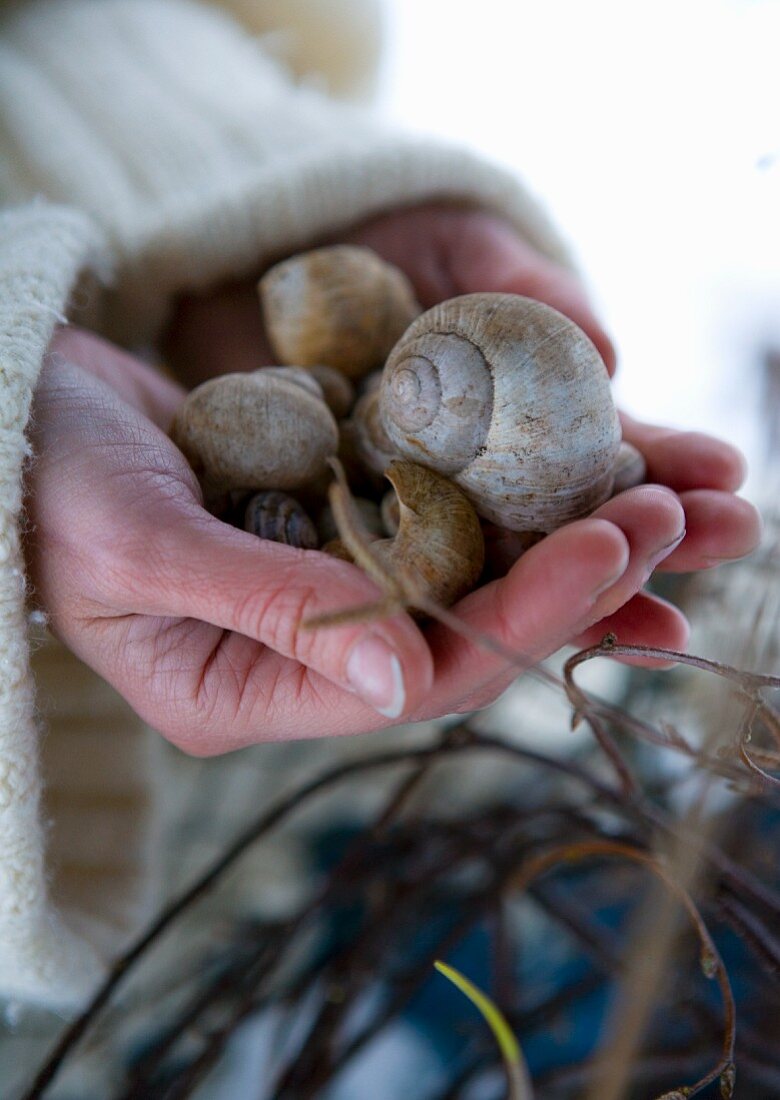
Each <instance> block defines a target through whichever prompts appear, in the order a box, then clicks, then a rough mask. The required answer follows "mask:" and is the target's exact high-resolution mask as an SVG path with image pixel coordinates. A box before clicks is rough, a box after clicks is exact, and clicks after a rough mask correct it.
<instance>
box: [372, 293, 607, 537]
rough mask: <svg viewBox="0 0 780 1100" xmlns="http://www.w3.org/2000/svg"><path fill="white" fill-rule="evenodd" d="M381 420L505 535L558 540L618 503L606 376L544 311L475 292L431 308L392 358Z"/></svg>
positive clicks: (592, 355) (583, 343) (398, 443)
mask: <svg viewBox="0 0 780 1100" xmlns="http://www.w3.org/2000/svg"><path fill="white" fill-rule="evenodd" d="M380 412H381V417H382V423H383V424H384V427H385V430H386V432H387V435H388V436H389V438H390V439H391V441H392V443H393V444H394V446H395V447H396V449H397V450H398V452H399V453H400V454H402V455H404V456H405V457H406V458H408V459H410V460H411V461H413V462H419V463H422V464H424V465H426V466H429V467H430V468H432V469H435V470H438V471H439V472H440V473H443V474H445V475H447V476H448V477H450V478H451V479H452V480H453V481H454V482H455V483H456V484H457V485H459V486H460V487H461V489H463V491H464V492H465V493H466V495H467V496H469V497H470V499H471V500H472V502H473V503H474V505H475V507H476V509H477V511H478V512H479V513H480V514H481V515H483V516H484V517H486V518H487V519H489V520H491V521H492V522H494V523H497V524H500V525H501V526H503V527H508V528H510V529H512V530H515V531H531V530H533V531H552V530H554V529H555V528H556V527H559V526H560V525H561V524H563V523H566V522H568V521H569V520H572V519H576V518H577V517H579V516H582V515H586V514H587V513H589V512H591V511H592V510H593V509H594V508H595V507H597V506H598V505H599V504H601V503H602V502H603V501H605V500H606V499H607V498H608V497H609V495H610V491H611V486H612V476H613V475H612V469H613V465H614V461H615V457H616V454H617V450H618V446H619V443H620V425H619V422H618V418H617V412H616V410H615V406H614V403H613V401H612V395H611V392H610V387H609V379H608V377H607V372H606V369H605V367H604V364H603V362H602V360H601V357H600V356H599V354H598V352H597V350H596V348H595V347H594V346H593V344H592V343H591V341H590V340H589V339H588V337H587V336H586V335H585V333H583V332H582V331H581V330H580V329H579V328H578V327H577V326H576V325H575V324H574V323H573V322H572V321H570V320H569V319H568V318H567V317H564V316H563V314H561V313H559V312H558V311H557V310H554V309H552V308H551V307H550V306H546V305H544V304H543V303H541V302H537V301H534V300H532V299H529V298H523V297H520V296H518V295H510V294H470V295H465V296H463V297H460V298H453V299H450V300H449V301H447V302H443V303H442V304H441V305H438V306H435V307H434V308H433V309H431V310H428V312H427V313H424V314H423V315H422V316H421V317H418V318H417V320H416V321H415V322H414V323H413V324H412V325H411V326H410V327H409V329H408V330H407V331H406V333H405V334H404V335H403V336H402V338H401V339H400V340H399V342H398V343H397V344H396V346H395V347H394V348H393V351H392V352H391V354H390V357H389V359H388V361H387V364H386V366H385V370H384V374H383V379H382V388H381V391H380Z"/></svg>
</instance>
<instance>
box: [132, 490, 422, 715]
mask: <svg viewBox="0 0 780 1100" xmlns="http://www.w3.org/2000/svg"><path fill="white" fill-rule="evenodd" d="M157 530H158V533H157V534H156V535H155V543H156V546H155V554H154V560H157V561H159V562H161V563H162V566H161V568H159V569H158V570H156V573H157V578H156V580H153V581H152V582H151V583H150V584H148V585H146V586H145V591H144V592H143V593H142V594H141V593H138V594H137V596H136V600H135V601H134V602H136V603H137V604H138V606H134V607H133V608H132V610H135V611H139V612H142V613H145V614H155V615H164V616H168V615H170V616H175V617H186V618H195V619H200V620H202V621H203V622H207V623H211V624H213V625H214V626H218V627H222V628H223V629H225V630H232V631H236V632H237V633H239V634H243V635H245V636H246V637H249V638H254V639H256V640H257V641H259V642H261V643H262V644H263V645H266V646H268V647H269V648H271V649H273V650H275V651H276V652H277V653H280V654H282V655H283V656H285V657H291V658H293V659H295V660H297V661H300V662H301V664H303V665H306V666H307V668H310V669H313V670H315V671H316V672H319V673H321V674H322V675H323V676H325V677H327V679H329V680H330V681H332V682H333V683H335V684H337V685H338V686H340V687H342V688H344V689H346V690H347V691H350V692H353V693H355V694H357V695H358V696H359V697H360V698H361V699H362V700H363V701H364V702H365V703H367V704H368V705H369V706H371V707H373V708H374V709H375V710H377V711H378V712H379V713H380V714H382V715H384V716H385V717H387V718H400V717H401V715H402V714H404V713H407V712H409V711H412V710H414V709H415V708H416V707H418V706H419V705H420V704H421V703H422V701H423V699H424V698H425V696H426V694H427V693H428V692H429V691H430V688H431V685H432V683H433V659H432V657H431V653H430V650H429V648H428V645H427V643H426V641H425V639H424V637H423V635H422V633H421V632H420V630H419V629H418V627H417V626H416V625H415V624H414V623H413V622H412V620H411V619H410V617H409V616H408V615H405V614H398V615H395V616H393V617H392V618H383V619H379V620H377V621H372V622H369V623H360V624H355V623H351V624H349V625H343V626H335V627H328V628H318V629H314V630H308V629H306V628H305V626H304V625H303V624H304V623H305V622H306V621H307V620H308V619H310V618H313V617H314V616H316V615H320V614H323V613H325V612H332V611H336V610H341V609H347V608H353V607H356V606H359V605H361V604H365V603H370V602H373V601H376V600H377V599H379V598H380V596H381V593H380V592H379V590H378V588H377V586H376V585H375V584H374V583H373V581H371V580H370V579H369V578H368V577H367V576H366V575H365V574H364V573H363V572H362V571H361V570H359V569H358V568H357V567H356V566H354V565H350V564H349V563H347V562H343V561H339V560H338V559H336V558H332V557H329V556H328V555H326V554H322V553H319V552H317V551H311V550H298V549H296V548H295V547H291V546H285V545H282V544H280V543H274V542H268V541H265V540H260V539H258V538H256V536H254V535H250V534H247V533H245V532H243V531H239V530H237V529H236V528H233V527H228V526H227V525H226V524H224V523H221V522H220V521H219V520H217V519H214V517H212V516H210V515H209V514H208V513H206V512H204V511H203V510H201V509H199V508H195V507H193V508H192V509H191V510H187V511H186V513H185V516H183V517H182V516H177V521H176V523H175V524H170V523H167V524H165V525H164V526H163V527H162V529H161V528H160V527H159V526H158V529H157ZM141 605H143V606H141Z"/></svg>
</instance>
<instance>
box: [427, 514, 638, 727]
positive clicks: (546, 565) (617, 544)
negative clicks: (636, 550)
mask: <svg viewBox="0 0 780 1100" xmlns="http://www.w3.org/2000/svg"><path fill="white" fill-rule="evenodd" d="M629 556H630V549H629V545H628V540H627V539H626V537H625V535H624V534H623V532H622V531H621V530H620V529H619V528H618V527H616V526H615V525H614V524H611V523H608V522H606V521H603V520H597V519H586V520H580V521H579V522H577V523H572V524H569V525H568V526H567V527H563V528H561V529H560V530H559V531H556V532H555V533H554V534H552V535H550V536H548V538H547V539H545V540H544V542H542V543H539V544H538V545H537V546H535V547H533V548H532V549H531V550H529V551H528V552H527V553H526V554H525V555H524V556H523V557H522V558H521V559H520V560H519V561H518V562H517V563H516V564H515V565H514V566H513V567H512V569H511V570H510V572H509V573H508V574H507V576H506V577H504V578H502V579H501V580H500V581H494V582H493V583H491V584H488V585H485V586H484V587H483V588H480V589H477V590H476V591H475V592H472V593H471V594H470V595H468V596H466V597H465V598H464V599H463V600H461V601H460V602H459V603H458V604H457V605H456V607H455V608H453V613H455V614H457V616H458V617H459V618H460V619H462V620H463V621H464V622H465V623H466V624H467V625H468V627H469V628H470V629H471V630H473V631H478V632H480V633H481V634H483V635H486V636H488V637H489V638H493V639H495V640H496V641H498V642H499V643H500V644H501V645H502V646H504V647H505V648H507V649H509V650H511V651H512V652H513V653H514V654H516V658H517V662H516V663H515V664H513V665H512V666H511V672H512V674H513V676H516V675H518V674H519V673H520V672H521V671H522V669H523V668H529V667H531V666H532V665H534V664H536V663H537V662H538V661H539V660H541V659H542V658H543V657H546V656H548V655H549V654H550V653H552V652H554V651H555V650H556V649H558V648H559V647H560V646H561V645H563V644H564V642H565V641H566V639H567V638H568V637H569V636H570V635H571V634H572V633H573V632H574V631H575V629H578V628H581V627H582V626H584V625H585V623H587V622H590V620H591V617H592V616H593V614H594V613H595V610H594V609H595V608H596V606H597V604H598V601H599V600H600V599H601V597H602V594H603V592H604V591H605V590H609V588H610V587H611V586H612V585H614V584H615V583H616V582H617V581H618V579H619V578H620V577H621V576H622V575H623V573H624V572H625V571H626V569H627V568H628V566H629ZM426 633H427V638H428V641H429V644H430V646H431V650H432V652H433V654H434V659H435V663H436V684H435V687H434V691H433V692H432V693H431V696H430V697H429V699H428V700H427V701H426V707H425V708H424V710H423V711H422V712H421V713H420V715H419V717H427V716H429V715H430V714H433V713H436V712H438V713H442V712H444V713H446V712H447V711H454V710H457V709H458V707H459V703H460V701H461V700H462V699H464V698H465V697H467V696H469V695H471V694H472V693H473V692H475V691H477V690H478V689H479V688H481V687H482V686H483V685H484V684H485V683H487V682H488V681H490V680H492V679H493V678H494V677H496V676H497V675H499V674H500V673H505V672H506V671H507V670H508V669H507V661H506V659H505V658H503V657H500V656H497V655H496V654H495V653H492V652H490V651H489V650H487V649H485V648H483V647H481V646H479V645H477V644H476V643H475V642H471V641H466V640H465V639H464V638H462V637H460V636H459V635H457V634H456V633H454V632H453V631H450V630H448V629H447V628H445V627H443V626H440V625H439V624H434V625H432V626H431V627H430V628H429V629H428V631H427V632H426Z"/></svg>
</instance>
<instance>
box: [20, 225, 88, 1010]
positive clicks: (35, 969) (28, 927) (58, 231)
mask: <svg viewBox="0 0 780 1100" xmlns="http://www.w3.org/2000/svg"><path fill="white" fill-rule="evenodd" d="M101 251H102V248H101V241H100V235H99V233H98V232H97V231H96V229H95V227H94V226H93V225H91V224H90V222H89V220H88V219H87V218H85V217H84V216H83V215H81V214H80V213H77V212H74V211H71V210H66V209H61V208H57V207H51V206H47V205H45V204H32V205H30V206H28V207H26V208H21V209H15V210H7V211H5V212H4V213H3V214H1V215H0V991H2V992H3V993H5V994H11V995H15V996H19V997H23V998H30V999H34V1000H38V999H41V998H42V997H45V999H47V1000H49V1001H50V1002H52V1003H54V1004H56V1003H57V1002H58V1001H59V1002H60V1003H63V1002H66V1001H67V1000H68V999H69V998H71V997H73V996H74V995H78V993H79V992H82V993H83V991H84V989H85V988H88V986H89V984H90V982H92V981H94V979H95V976H96V973H97V972H98V971H97V968H98V962H97V958H96V957H95V955H94V953H93V952H92V950H91V949H90V948H89V947H88V946H87V944H86V942H85V941H84V940H83V939H81V938H80V937H79V936H77V935H76V934H74V933H73V932H72V931H71V930H70V929H69V928H68V927H67V926H66V925H65V923H64V922H62V921H61V919H60V917H59V916H58V914H57V912H56V911H55V910H54V909H53V908H52V907H51V905H50V902H49V893H48V881H47V872H46V869H45V866H44V831H43V825H42V821H41V810H40V795H41V783H40V779H39V773H40V769H39V749H38V736H37V734H38V730H37V728H36V716H35V711H34V698H33V680H32V676H31V674H30V653H29V648H30V647H29V642H28V633H27V628H28V623H27V615H26V611H25V595H26V593H25V580H24V572H23V560H22V550H21V544H20V535H19V529H20V518H21V510H22V488H21V486H22V473H23V466H24V464H25V462H26V461H27V459H28V455H29V446H28V443H27V440H26V437H25V429H26V426H27V420H28V417H29V414H30V406H31V403H32V395H33V389H34V386H35V382H36V378H37V375H38V370H39V368H40V363H41V360H42V358H43V355H44V352H45V349H46V347H47V345H48V343H49V340H50V338H51V334H52V330H53V328H54V326H55V325H56V323H57V321H58V320H61V319H62V318H63V314H64V312H65V311H66V309H67V304H68V300H69V297H70V296H71V292H72V291H73V289H74V288H75V287H76V286H77V284H78V282H79V277H80V275H81V273H82V272H85V271H88V270H94V266H95V263H96V262H97V263H98V264H99V260H98V257H99V256H100V254H101Z"/></svg>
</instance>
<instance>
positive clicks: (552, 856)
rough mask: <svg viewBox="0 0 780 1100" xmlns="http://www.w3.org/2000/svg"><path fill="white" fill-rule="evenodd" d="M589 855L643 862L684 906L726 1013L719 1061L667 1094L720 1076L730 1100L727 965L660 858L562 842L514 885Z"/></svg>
mask: <svg viewBox="0 0 780 1100" xmlns="http://www.w3.org/2000/svg"><path fill="white" fill-rule="evenodd" d="M591 856H615V857H618V858H620V859H628V860H632V861H633V862H635V863H641V864H643V865H644V866H645V867H648V868H649V869H650V870H651V871H652V872H653V874H654V875H656V877H657V878H659V879H660V880H661V882H662V883H663V884H664V886H666V887H667V889H668V890H670V891H671V892H672V893H673V894H674V895H675V896H676V897H677V898H678V900H679V901H680V902H681V904H682V905H683V907H684V909H685V911H686V913H687V914H688V917H689V918H690V920H691V923H692V924H693V927H694V929H695V930H696V934H697V935H698V937H699V943H700V945H701V947H700V955H699V963H700V966H701V970H702V973H703V974H704V976H705V978H709V979H712V978H716V979H717V982H718V985H719V987H720V992H721V997H722V998H723V1008H724V1015H725V1024H724V1035H723V1052H722V1057H721V1059H720V1061H719V1062H718V1064H717V1065H716V1066H715V1067H714V1068H713V1069H711V1070H710V1071H709V1073H706V1074H705V1075H704V1076H703V1077H701V1078H700V1079H699V1080H698V1081H696V1082H695V1083H694V1084H693V1085H685V1086H683V1087H681V1088H679V1089H677V1090H674V1091H673V1092H671V1093H669V1094H668V1096H670V1097H671V1096H673V1095H675V1092H676V1093H679V1095H680V1096H694V1095H695V1094H696V1093H697V1092H701V1090H702V1089H704V1088H706V1086H707V1085H709V1084H710V1083H711V1082H712V1081H715V1080H716V1079H718V1078H720V1088H721V1095H722V1096H723V1097H724V1100H729V1098H730V1097H731V1095H732V1093H733V1091H734V1078H735V1068H734V1041H735V1034H736V1009H735V1005H734V996H733V994H732V992H731V983H730V982H729V978H728V974H727V973H726V968H725V967H724V965H723V960H722V959H721V957H720V954H719V952H718V949H717V947H716V946H715V944H714V942H713V940H712V937H711V936H710V934H709V932H708V931H707V927H706V925H705V924H704V921H703V919H702V917H701V914H700V913H699V910H698V909H697V908H696V906H695V905H694V903H693V901H692V899H691V897H690V896H689V894H688V893H687V892H686V891H685V890H683V888H682V887H681V886H680V885H679V884H678V883H677V882H675V880H674V879H673V878H671V876H670V875H669V874H668V873H667V871H666V870H665V869H664V867H663V865H662V864H661V863H660V862H659V860H658V859H656V858H655V857H654V856H652V855H649V854H648V853H647V852H642V851H640V850H639V849H638V848H632V847H630V846H629V845H627V844H620V843H617V842H615V841H608V840H591V841H581V842H579V843H577V844H568V845H562V846H560V847H558V848H553V849H551V850H550V851H547V852H542V853H541V854H540V855H538V856H535V857H532V858H531V859H529V860H528V861H527V863H526V864H525V866H524V867H522V868H521V870H520V872H519V874H518V877H517V880H516V883H515V885H516V887H517V889H518V890H521V891H523V890H525V889H527V887H528V886H529V884H530V883H531V882H532V881H533V880H534V879H535V878H537V877H538V876H539V875H542V874H544V873H545V871H549V870H550V869H551V868H552V867H555V866H556V864H560V863H576V862H579V861H580V860H583V859H588V858H590V857H591Z"/></svg>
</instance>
